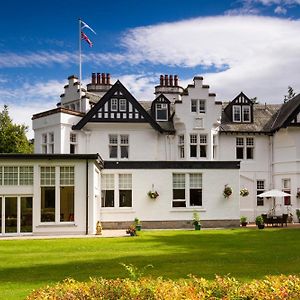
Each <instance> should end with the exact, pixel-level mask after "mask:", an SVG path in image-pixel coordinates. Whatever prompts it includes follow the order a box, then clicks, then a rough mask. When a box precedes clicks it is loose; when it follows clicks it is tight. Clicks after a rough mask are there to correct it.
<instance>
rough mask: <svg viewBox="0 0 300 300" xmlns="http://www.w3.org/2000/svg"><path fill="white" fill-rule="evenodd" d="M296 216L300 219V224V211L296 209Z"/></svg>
mask: <svg viewBox="0 0 300 300" xmlns="http://www.w3.org/2000/svg"><path fill="white" fill-rule="evenodd" d="M296 215H297V218H298V222H299V223H300V209H298V208H297V209H296Z"/></svg>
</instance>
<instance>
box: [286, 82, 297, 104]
mask: <svg viewBox="0 0 300 300" xmlns="http://www.w3.org/2000/svg"><path fill="white" fill-rule="evenodd" d="M295 96H296V93H295V92H294V89H293V88H292V87H291V86H288V94H287V95H285V96H284V103H286V102H288V101H290V100H291V99H292V98H294V97H295Z"/></svg>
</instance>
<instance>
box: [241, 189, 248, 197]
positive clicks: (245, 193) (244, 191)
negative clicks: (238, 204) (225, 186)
mask: <svg viewBox="0 0 300 300" xmlns="http://www.w3.org/2000/svg"><path fill="white" fill-rule="evenodd" d="M248 195H249V191H248V189H246V188H242V189H241V190H240V196H242V197H247V196H248Z"/></svg>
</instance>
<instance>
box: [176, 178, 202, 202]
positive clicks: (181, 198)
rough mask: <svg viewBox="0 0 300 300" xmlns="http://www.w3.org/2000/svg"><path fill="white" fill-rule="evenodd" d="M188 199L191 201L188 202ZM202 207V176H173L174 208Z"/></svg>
mask: <svg viewBox="0 0 300 300" xmlns="http://www.w3.org/2000/svg"><path fill="white" fill-rule="evenodd" d="M187 199H189V201H188V202H187ZM187 203H188V206H189V207H192V206H202V174H200V173H192V174H173V201H172V207H186V206H187Z"/></svg>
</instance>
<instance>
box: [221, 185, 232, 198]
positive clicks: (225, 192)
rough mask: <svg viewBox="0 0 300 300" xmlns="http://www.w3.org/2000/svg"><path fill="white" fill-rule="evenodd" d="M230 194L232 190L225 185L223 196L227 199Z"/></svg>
mask: <svg viewBox="0 0 300 300" xmlns="http://www.w3.org/2000/svg"><path fill="white" fill-rule="evenodd" d="M231 194H232V188H231V187H230V186H228V185H227V184H226V185H225V188H224V191H223V196H224V197H225V198H229V196H230V195H231Z"/></svg>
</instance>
